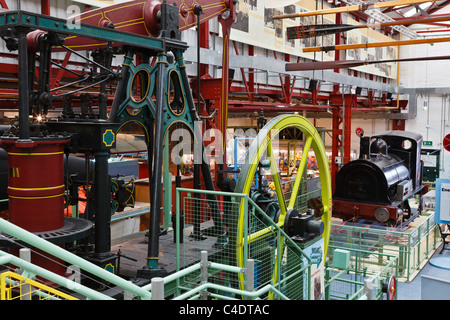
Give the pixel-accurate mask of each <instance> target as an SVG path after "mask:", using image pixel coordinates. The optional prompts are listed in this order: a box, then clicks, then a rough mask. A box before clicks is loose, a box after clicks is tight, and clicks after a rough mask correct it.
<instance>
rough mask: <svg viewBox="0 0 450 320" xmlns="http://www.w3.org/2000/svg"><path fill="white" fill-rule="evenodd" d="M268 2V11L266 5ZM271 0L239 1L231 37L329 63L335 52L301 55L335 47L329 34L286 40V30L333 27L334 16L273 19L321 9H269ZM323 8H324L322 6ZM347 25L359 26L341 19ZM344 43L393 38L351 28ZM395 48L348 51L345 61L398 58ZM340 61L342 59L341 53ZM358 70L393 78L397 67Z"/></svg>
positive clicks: (311, 5)
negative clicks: (327, 47)
mask: <svg viewBox="0 0 450 320" xmlns="http://www.w3.org/2000/svg"><path fill="white" fill-rule="evenodd" d="M266 2H268V3H270V6H271V7H270V8H267V7H266V6H265V3H266ZM273 2H274V1H269V0H240V1H239V2H238V3H237V4H236V6H237V19H236V22H235V23H234V24H233V26H232V31H231V35H230V38H231V40H235V41H238V42H242V43H247V44H250V45H254V46H257V47H261V48H265V49H269V50H273V51H276V52H282V53H287V54H291V55H294V56H298V57H302V58H308V59H314V60H318V61H332V60H334V59H335V52H334V51H329V52H308V53H304V52H303V50H302V48H305V47H313V46H314V47H315V46H331V45H334V44H335V36H334V35H328V36H323V37H317V38H309V39H296V40H287V39H286V28H288V27H294V26H298V25H314V24H333V23H335V20H334V15H326V16H324V17H325V18H322V16H312V17H297V18H288V19H276V20H274V19H273V18H272V17H273V16H277V15H283V14H291V13H300V12H304V11H314V10H319V9H322V4H321V3H320V2H317V1H313V0H301V1H298V2H296V3H294V4H290V5H286V6H283V5H284V3H285V2H280V5H281V6H282V7H278V8H275V7H272V6H273V5H274V4H273ZM324 8H325V9H326V8H327V7H326V6H324ZM343 22H344V23H346V24H353V25H356V24H360V23H358V22H357V21H355V20H353V19H351V18H350V17H348V16H344V21H343ZM346 36H347V43H348V44H351V43H372V42H383V41H392V38H390V37H388V36H386V35H384V34H383V33H380V32H378V31H376V30H373V29H367V28H362V29H354V30H351V31H349V32H347V33H346ZM397 54H398V50H397V48H396V47H380V48H366V49H353V50H347V51H346V53H345V59H347V60H360V59H362V60H366V59H367V60H371V61H373V60H387V59H395V58H397ZM341 59H344V57H342V54H341ZM354 69H355V70H357V71H361V72H366V73H369V74H373V75H377V76H382V77H387V78H392V79H396V78H397V64H396V63H387V64H386V63H384V64H371V65H366V66H362V67H357V68H354Z"/></svg>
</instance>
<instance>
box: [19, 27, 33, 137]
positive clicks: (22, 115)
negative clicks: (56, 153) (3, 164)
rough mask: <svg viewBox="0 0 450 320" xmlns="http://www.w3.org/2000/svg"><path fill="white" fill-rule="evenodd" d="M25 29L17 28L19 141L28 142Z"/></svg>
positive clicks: (27, 75)
mask: <svg viewBox="0 0 450 320" xmlns="http://www.w3.org/2000/svg"><path fill="white" fill-rule="evenodd" d="M27 34H28V29H27V28H17V37H18V39H19V40H18V41H19V45H18V46H19V47H18V49H19V56H18V64H19V102H18V103H19V139H20V140H26V141H28V140H30V120H29V113H30V112H29V107H30V106H29V104H30V94H29V88H28V77H29V74H28V45H27Z"/></svg>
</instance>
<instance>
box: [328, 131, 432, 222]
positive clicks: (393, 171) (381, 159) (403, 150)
mask: <svg viewBox="0 0 450 320" xmlns="http://www.w3.org/2000/svg"><path fill="white" fill-rule="evenodd" d="M422 141H423V137H422V135H420V134H417V133H413V132H407V131H387V132H383V133H380V134H377V135H373V136H371V137H361V142H360V143H361V145H360V156H359V159H357V160H353V161H350V162H348V163H346V164H345V165H344V166H343V167H342V168H341V170H339V172H338V174H337V175H336V180H335V182H336V184H335V193H334V195H333V215H334V216H336V217H339V218H341V219H343V220H344V221H353V222H359V221H361V220H364V221H372V222H376V223H379V224H382V225H386V226H397V225H399V224H400V223H403V224H405V223H407V222H409V221H411V220H413V219H414V218H415V217H417V215H418V214H420V209H419V212H418V213H415V214H412V211H411V207H410V205H409V202H408V199H410V198H411V197H413V196H414V195H416V194H422V192H423V189H424V186H423V185H422V162H421V160H420V154H421V148H422Z"/></svg>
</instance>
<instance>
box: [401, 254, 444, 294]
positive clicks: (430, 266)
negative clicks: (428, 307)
mask: <svg viewBox="0 0 450 320" xmlns="http://www.w3.org/2000/svg"><path fill="white" fill-rule="evenodd" d="M441 249H442V245H441V246H440V247H439V248H438V249H437V250H436V252H435V253H434V254H433V256H432V257H431V258H430V260H429V261H428V262H427V264H426V265H425V266H424V267H423V268H422V270H421V271H420V272H419V273H418V274H417V275H416V277H415V278H414V279H413V281H411V282H409V283H402V282H399V283H398V293H397V300H428V299H427V298H426V297H427V296H428V294H427V292H422V291H423V290H426V289H425V288H424V287H423V277H422V276H425V277H427V278H437V279H440V280H443V281H449V284H448V293H446V292H445V289H444V292H443V294H442V295H441V296H442V299H443V300H450V269H448V268H444V267H442V266H440V267H437V266H436V265H440V264H436V263H434V262H435V261H436V259H440V260H442V259H444V260H447V259H448V261H449V263H448V264H447V265H448V266H450V250H448V249H450V246H449V245H447V246H446V250H444V251H443V252H442V253H441V254H439V252H441ZM423 297H425V298H423Z"/></svg>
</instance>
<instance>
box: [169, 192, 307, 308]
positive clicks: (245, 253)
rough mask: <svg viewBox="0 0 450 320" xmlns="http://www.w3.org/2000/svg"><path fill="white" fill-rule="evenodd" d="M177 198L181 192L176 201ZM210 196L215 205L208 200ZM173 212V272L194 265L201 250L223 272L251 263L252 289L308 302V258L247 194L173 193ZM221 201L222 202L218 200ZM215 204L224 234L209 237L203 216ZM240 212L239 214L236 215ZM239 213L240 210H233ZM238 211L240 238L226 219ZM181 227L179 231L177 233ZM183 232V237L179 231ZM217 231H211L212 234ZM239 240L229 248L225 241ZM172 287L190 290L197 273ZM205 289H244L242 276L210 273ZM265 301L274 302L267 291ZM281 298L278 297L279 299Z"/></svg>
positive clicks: (195, 283) (208, 224)
mask: <svg viewBox="0 0 450 320" xmlns="http://www.w3.org/2000/svg"><path fill="white" fill-rule="evenodd" d="M181 193H186V196H185V197H184V198H183V202H180V199H181ZM208 195H209V196H211V195H214V196H216V197H217V199H218V200H212V199H211V198H210V197H209V198H208ZM176 197H177V201H176V203H177V208H176V223H175V224H176V225H175V227H174V229H175V235H176V243H177V249H176V256H177V262H176V265H177V271H180V270H182V269H183V268H186V267H188V266H189V265H190V264H192V262H193V261H195V259H196V256H198V252H199V251H201V250H205V251H207V252H208V253H209V259H211V261H214V262H217V263H220V264H222V265H227V266H228V268H236V267H237V268H242V269H247V268H248V261H250V260H251V261H254V268H255V282H254V283H255V284H254V286H255V290H256V291H257V292H261V291H260V290H262V288H268V287H267V286H272V287H273V288H276V289H277V290H278V291H279V292H283V294H285V296H286V298H287V299H310V298H311V296H310V287H311V283H310V281H311V277H310V275H311V265H312V261H311V257H310V256H308V255H307V254H305V252H304V251H303V249H302V248H300V247H299V246H298V245H297V243H295V242H294V241H292V239H291V238H290V237H289V236H287V235H286V234H285V233H284V231H283V230H282V228H281V227H280V225H278V224H277V223H276V222H274V220H273V219H272V218H271V217H269V216H268V215H267V214H266V213H265V212H264V211H263V210H262V209H261V208H260V207H259V206H258V205H256V203H255V202H254V201H253V200H252V199H251V198H250V197H249V195H247V194H239V193H231V192H215V191H205V190H195V189H184V188H177V193H176ZM219 198H223V199H219ZM212 202H214V204H215V205H217V204H218V205H219V207H220V208H221V212H220V219H221V220H220V223H222V224H223V226H224V228H225V230H227V234H226V235H223V234H222V233H220V232H219V234H214V233H213V232H211V230H214V226H213V225H211V220H210V219H209V216H210V215H212V214H213V213H212V212H211V210H212V209H211V205H212ZM242 208H243V210H242ZM239 210H241V211H239ZM236 212H239V214H240V219H241V220H240V221H241V222H243V223H242V225H241V227H242V230H241V233H240V236H239V235H238V234H239V232H236V229H237V228H238V226H236V225H234V223H235V221H234V220H233V219H231V218H230V217H231V216H232V214H233V213H234V214H236ZM183 224H184V228H181V227H180V226H182V225H183ZM181 230H183V232H181ZM215 231H217V230H215ZM233 237H238V238H239V237H242V238H241V239H242V241H241V242H240V241H239V240H238V241H237V243H238V245H237V247H240V248H239V249H240V250H239V249H238V248H236V247H234V245H233V242H232V241H231V240H230V239H232V238H233ZM183 280H184V283H181V282H178V283H177V285H176V287H177V288H184V289H186V290H192V288H195V287H197V286H198V285H199V283H201V274H200V273H197V274H195V273H191V274H190V277H185V278H184V279H183ZM209 281H210V282H211V285H212V284H214V285H219V286H224V287H230V288H233V289H234V290H241V291H242V289H243V288H245V286H246V281H247V275H246V274H238V275H236V274H233V273H229V272H213V273H212V274H211V276H210V277H209ZM264 298H265V299H278V298H280V296H279V295H277V294H274V293H273V290H272V291H271V292H269V293H268V294H267V295H266V296H265V297H264ZM283 298H284V297H283Z"/></svg>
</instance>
